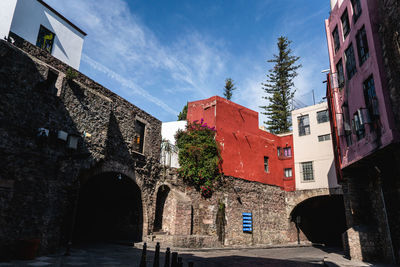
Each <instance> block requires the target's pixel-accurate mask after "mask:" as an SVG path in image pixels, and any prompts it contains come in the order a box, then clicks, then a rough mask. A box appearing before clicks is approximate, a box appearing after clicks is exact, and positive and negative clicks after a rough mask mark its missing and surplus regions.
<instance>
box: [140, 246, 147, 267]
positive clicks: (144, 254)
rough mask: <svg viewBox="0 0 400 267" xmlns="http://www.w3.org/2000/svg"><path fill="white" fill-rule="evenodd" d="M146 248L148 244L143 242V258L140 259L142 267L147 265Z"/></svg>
mask: <svg viewBox="0 0 400 267" xmlns="http://www.w3.org/2000/svg"><path fill="white" fill-rule="evenodd" d="M146 249H147V244H146V243H144V244H143V250H142V258H141V259H140V267H146Z"/></svg>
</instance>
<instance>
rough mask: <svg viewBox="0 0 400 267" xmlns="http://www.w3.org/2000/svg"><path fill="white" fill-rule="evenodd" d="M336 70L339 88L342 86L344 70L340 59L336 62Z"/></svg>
mask: <svg viewBox="0 0 400 267" xmlns="http://www.w3.org/2000/svg"><path fill="white" fill-rule="evenodd" d="M336 71H337V75H338V86H339V88H343V87H344V72H343V62H342V59H340V60H339V62H338V63H337V64H336Z"/></svg>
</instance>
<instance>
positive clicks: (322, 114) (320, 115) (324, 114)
mask: <svg viewBox="0 0 400 267" xmlns="http://www.w3.org/2000/svg"><path fill="white" fill-rule="evenodd" d="M317 121H318V123H324V122H328V121H329V113H328V110H323V111H318V112H317Z"/></svg>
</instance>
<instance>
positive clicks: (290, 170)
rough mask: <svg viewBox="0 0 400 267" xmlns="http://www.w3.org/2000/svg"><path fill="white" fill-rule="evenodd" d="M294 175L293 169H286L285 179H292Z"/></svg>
mask: <svg viewBox="0 0 400 267" xmlns="http://www.w3.org/2000/svg"><path fill="white" fill-rule="evenodd" d="M292 175H293V174H292V168H285V178H291V177H292Z"/></svg>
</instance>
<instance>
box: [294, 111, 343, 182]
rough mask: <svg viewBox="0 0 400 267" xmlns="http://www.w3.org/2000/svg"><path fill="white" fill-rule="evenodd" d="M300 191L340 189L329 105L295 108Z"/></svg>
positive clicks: (296, 155)
mask: <svg viewBox="0 0 400 267" xmlns="http://www.w3.org/2000/svg"><path fill="white" fill-rule="evenodd" d="M292 123H293V146H294V161H295V162H294V165H295V174H296V190H306V189H318V188H337V187H339V185H338V184H337V179H336V170H335V161H334V155H333V147H332V140H331V128H330V123H329V114H328V105H327V103H321V104H317V105H314V106H309V107H305V108H302V109H297V110H294V111H292Z"/></svg>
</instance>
